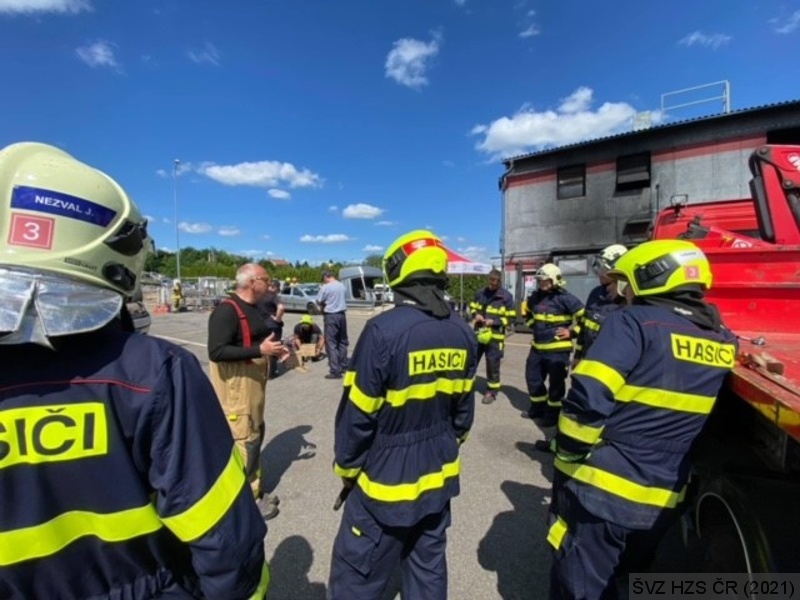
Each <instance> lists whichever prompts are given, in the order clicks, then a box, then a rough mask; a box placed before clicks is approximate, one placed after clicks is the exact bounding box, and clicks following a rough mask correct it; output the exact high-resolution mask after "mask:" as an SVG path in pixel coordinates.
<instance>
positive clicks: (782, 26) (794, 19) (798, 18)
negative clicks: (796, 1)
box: [769, 10, 800, 34]
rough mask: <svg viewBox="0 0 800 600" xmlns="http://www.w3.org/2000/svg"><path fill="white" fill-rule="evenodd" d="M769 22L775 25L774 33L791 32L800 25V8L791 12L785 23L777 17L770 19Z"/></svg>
mask: <svg viewBox="0 0 800 600" xmlns="http://www.w3.org/2000/svg"><path fill="white" fill-rule="evenodd" d="M769 22H770V23H772V24H773V25H775V33H782V34H786V33H792V32H793V31H794V30H795V29H797V28H798V27H800V10H796V11H795V12H793V13H792V14H791V16H790V17H789V18H788V19H786V22H785V23H784V22H782V21H781V20H780V19H777V18H776V19H770V21H769Z"/></svg>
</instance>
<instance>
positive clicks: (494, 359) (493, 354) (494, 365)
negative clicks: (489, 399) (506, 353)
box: [478, 340, 503, 392]
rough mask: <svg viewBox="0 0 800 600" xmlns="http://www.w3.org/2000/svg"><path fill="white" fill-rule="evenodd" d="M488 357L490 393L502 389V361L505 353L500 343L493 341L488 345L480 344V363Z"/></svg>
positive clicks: (487, 376) (487, 375) (487, 369)
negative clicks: (483, 358)
mask: <svg viewBox="0 0 800 600" xmlns="http://www.w3.org/2000/svg"><path fill="white" fill-rule="evenodd" d="M484 355H485V356H486V387H487V388H488V389H489V391H490V392H496V391H497V390H499V389H500V361H501V360H503V351H502V350H501V349H500V342H498V341H497V340H492V341H491V342H489V343H488V344H478V362H481V358H482V357H483V356H484Z"/></svg>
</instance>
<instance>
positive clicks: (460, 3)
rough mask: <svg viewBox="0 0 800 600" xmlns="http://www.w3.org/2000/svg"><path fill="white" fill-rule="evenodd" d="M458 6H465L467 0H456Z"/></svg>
mask: <svg viewBox="0 0 800 600" xmlns="http://www.w3.org/2000/svg"><path fill="white" fill-rule="evenodd" d="M455 3H456V5H457V6H464V5H465V4H466V3H467V0H455Z"/></svg>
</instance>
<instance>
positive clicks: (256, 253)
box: [236, 250, 272, 260]
mask: <svg viewBox="0 0 800 600" xmlns="http://www.w3.org/2000/svg"><path fill="white" fill-rule="evenodd" d="M236 254H238V255H239V256H246V257H247V258H251V259H253V260H258V259H259V258H264V257H265V256H272V252H264V251H263V250H239V251H238V252H236Z"/></svg>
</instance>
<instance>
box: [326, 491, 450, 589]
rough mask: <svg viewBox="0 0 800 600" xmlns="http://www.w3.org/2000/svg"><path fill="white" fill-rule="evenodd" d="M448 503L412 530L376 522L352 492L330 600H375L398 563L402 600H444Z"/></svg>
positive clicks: (337, 548) (338, 539)
mask: <svg viewBox="0 0 800 600" xmlns="http://www.w3.org/2000/svg"><path fill="white" fill-rule="evenodd" d="M449 526H450V504H449V503H448V504H447V507H446V508H445V509H444V510H443V511H442V512H439V513H433V514H431V515H428V516H426V517H425V518H423V519H422V520H421V521H419V522H418V523H416V524H415V525H413V526H411V527H387V526H385V525H382V524H380V523H378V522H377V521H376V520H375V519H374V518H373V516H372V515H371V514H370V513H369V512H368V511H367V509H366V508H365V507H364V504H363V503H362V502H361V498H360V494H359V493H358V491H357V490H356V491H354V492H353V493H352V494H351V495H350V497H349V498H348V500H347V502H345V505H344V515H343V516H342V522H341V525H340V526H339V533H338V534H337V535H336V540H335V541H334V543H333V557H332V559H331V575H330V581H329V582H328V598H329V600H353V599H354V598H358V599H359V600H378V599H379V598H380V597H381V595H382V594H383V591H384V590H385V588H386V585H387V583H388V582H389V578H390V577H391V575H392V571H393V570H394V568H395V566H396V565H398V564H399V565H400V570H401V574H402V586H403V594H402V595H403V598H411V599H417V598H419V599H424V600H447V560H446V556H445V547H446V542H447V528H448V527H449Z"/></svg>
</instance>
